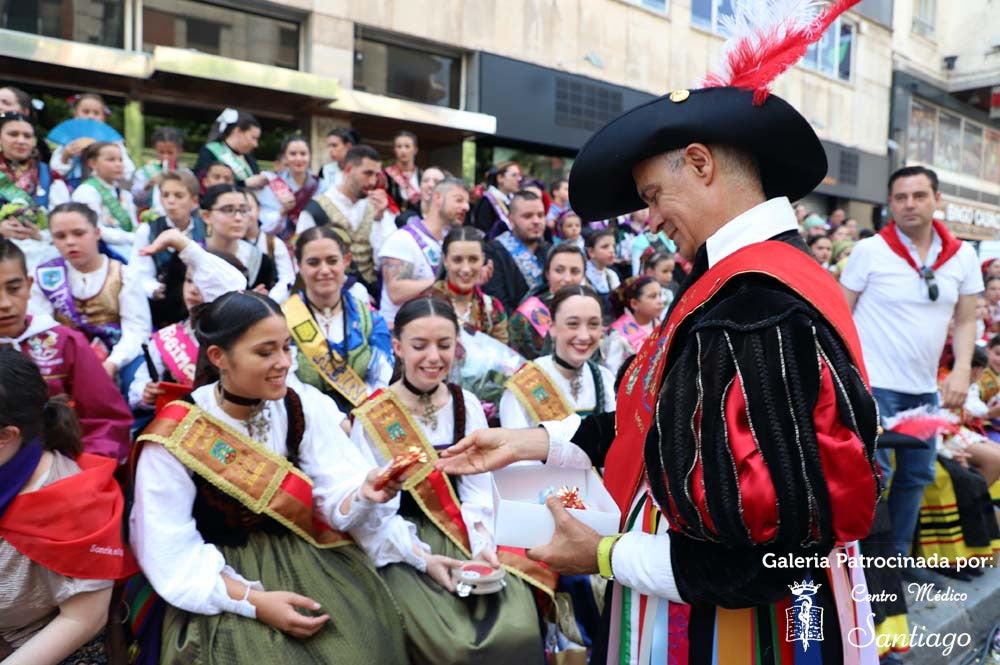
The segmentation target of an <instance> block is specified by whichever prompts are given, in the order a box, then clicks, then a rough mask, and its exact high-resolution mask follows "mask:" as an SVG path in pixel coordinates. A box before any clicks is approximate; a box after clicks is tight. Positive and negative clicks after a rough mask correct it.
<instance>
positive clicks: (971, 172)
mask: <svg viewBox="0 0 1000 665" xmlns="http://www.w3.org/2000/svg"><path fill="white" fill-rule="evenodd" d="M907 134H908V140H907V154H906V158H907V161H908V162H920V163H922V164H927V165H930V166H934V167H935V168H939V169H943V170H948V171H953V172H955V173H962V174H964V175H968V176H972V177H974V178H982V179H983V180H987V181H989V182H994V183H995V182H1000V132H997V131H995V130H992V129H990V128H988V127H984V126H983V125H980V124H979V123H976V122H973V121H971V120H968V119H966V118H963V117H961V116H959V115H956V114H954V113H949V112H948V111H945V110H943V109H939V108H938V107H936V106H933V105H931V104H928V103H927V102H924V101H921V100H917V99H914V100H912V101H911V103H910V124H909V127H908V128H907Z"/></svg>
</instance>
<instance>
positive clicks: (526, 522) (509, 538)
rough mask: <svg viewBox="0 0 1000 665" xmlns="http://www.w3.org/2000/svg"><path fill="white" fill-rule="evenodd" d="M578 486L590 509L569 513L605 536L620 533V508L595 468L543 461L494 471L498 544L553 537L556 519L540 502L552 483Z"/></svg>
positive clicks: (540, 541) (513, 544) (532, 542)
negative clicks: (553, 465) (546, 464)
mask: <svg viewBox="0 0 1000 665" xmlns="http://www.w3.org/2000/svg"><path fill="white" fill-rule="evenodd" d="M564 485H567V486H569V487H579V488H580V497H581V498H582V499H583V501H584V503H586V504H587V510H576V509H573V508H570V509H569V512H570V514H572V515H573V517H575V518H576V519H578V520H580V521H581V522H583V523H584V524H586V525H587V526H589V527H590V528H592V529H594V530H595V531H597V532H598V533H599V534H601V535H602V536H610V535H613V534H616V533H618V528H619V524H620V522H621V511H619V510H618V505H617V504H616V503H615V500H614V499H612V498H611V495H610V494H608V491H607V490H606V489H604V483H603V482H602V481H601V477H600V476H598V475H597V473H595V472H594V471H593V470H592V469H588V470H583V469H562V468H558V467H549V466H545V465H542V464H532V465H524V466H520V465H518V466H512V467H507V468H506V469H501V470H499V471H494V472H493V515H494V531H493V534H494V538H496V542H497V545H505V546H507V547H537V546H539V545H544V544H546V543H548V542H549V541H550V540H552V534H553V533H554V532H555V522H554V521H553V519H552V513H551V512H550V511H549V509H548V506H546V505H545V504H544V503H539V502H538V495H539V493H541V492H543V491H545V490H546V489H548V488H549V487H556V488H559V487H562V486H564Z"/></svg>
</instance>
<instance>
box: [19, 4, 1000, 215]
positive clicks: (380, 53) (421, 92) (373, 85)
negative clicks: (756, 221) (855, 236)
mask: <svg viewBox="0 0 1000 665" xmlns="http://www.w3.org/2000/svg"><path fill="white" fill-rule="evenodd" d="M980 1H981V2H982V3H983V4H987V0H980ZM732 2H733V0H511V1H510V2H506V3H493V2H486V1H484V0H433V1H431V0H380V1H378V2H371V1H370V0H281V1H273V2H266V1H263V0H241V1H239V2H237V1H236V0H17V2H12V3H11V2H8V3H6V8H5V11H4V13H3V14H2V15H0V16H2V21H3V23H2V25H0V81H2V82H11V83H13V84H15V85H21V86H22V87H25V88H27V89H28V90H29V92H33V91H36V90H40V89H44V88H47V89H55V90H56V91H59V92H65V93H66V94H67V95H68V94H72V93H74V92H79V91H81V90H95V91H98V92H102V93H103V94H105V95H107V96H109V98H110V99H111V100H112V101H113V102H115V103H117V104H120V105H121V106H122V107H123V109H124V123H125V130H126V133H127V138H128V142H129V145H130V149H133V150H134V149H135V148H133V144H134V143H136V137H139V139H138V142H139V143H141V142H142V141H141V137H143V136H146V135H148V127H144V126H143V124H144V123H145V124H147V125H148V124H149V123H150V122H158V121H159V120H160V119H167V120H169V119H172V118H175V117H185V118H191V119H202V120H203V121H205V122H210V121H211V120H212V119H213V118H214V117H215V115H216V114H217V113H218V111H219V110H221V108H222V107H223V106H236V107H239V108H244V109H246V110H248V111H250V112H252V113H254V114H255V115H257V116H258V117H260V118H261V119H262V121H263V123H264V129H265V134H266V133H267V132H268V131H269V130H271V129H272V128H273V129H275V130H276V129H278V128H283V129H287V128H296V129H298V130H300V131H303V132H306V133H308V134H309V135H310V136H311V137H312V139H313V141H312V142H313V146H314V148H317V149H319V148H321V146H322V145H323V137H324V136H325V133H326V132H327V131H328V130H329V129H330V128H332V127H335V126H339V125H346V124H349V125H351V126H353V127H355V128H356V129H358V130H359V131H360V133H361V135H362V137H363V138H364V140H365V141H366V142H370V143H373V144H374V145H376V147H378V148H379V149H380V150H381V152H382V153H383V154H384V155H386V156H387V157H388V156H390V155H391V139H392V136H393V133H394V132H395V131H397V130H400V129H407V130H410V131H413V132H414V133H416V134H417V135H418V136H419V137H420V142H421V151H420V155H419V156H418V162H419V163H421V164H423V165H426V164H430V163H437V164H441V165H443V166H445V167H446V168H448V169H450V170H452V171H454V172H460V173H462V174H463V175H464V176H465V177H466V178H468V179H470V180H478V179H479V178H480V177H481V176H482V173H483V172H484V171H485V169H486V168H487V167H488V166H489V165H490V164H492V163H494V162H496V161H500V160H502V159H506V158H515V159H518V160H519V161H521V162H522V164H523V166H524V168H525V171H526V172H528V173H530V174H531V175H533V176H535V177H540V178H541V179H543V180H548V179H550V178H551V177H553V176H558V175H563V174H565V173H567V172H568V170H569V166H570V165H571V164H572V157H573V155H574V154H575V152H576V150H578V149H579V147H580V146H581V145H582V143H583V142H584V141H585V140H586V138H587V137H588V136H589V135H590V133H592V131H593V130H594V129H596V128H598V127H599V126H601V125H602V124H603V123H604V122H605V121H606V120H608V119H610V118H611V117H614V116H615V115H617V114H618V113H620V112H621V111H623V110H625V109H627V108H630V107H631V106H634V105H636V104H639V103H642V102H644V101H647V100H649V99H652V98H653V97H655V96H657V95H660V94H664V93H665V92H667V91H669V90H671V89H673V88H678V87H690V86H693V85H695V84H696V83H697V81H698V80H699V79H700V78H701V77H702V76H703V75H704V74H705V73H706V71H708V69H709V68H710V67H711V66H713V65H714V64H715V63H716V62H717V61H718V58H719V55H720V52H721V47H722V44H723V41H724V39H725V34H726V17H727V16H728V15H731V13H732ZM991 4H995V3H991ZM899 14H900V12H898V11H896V12H895V16H894V7H893V5H892V2H891V0H865V1H864V2H862V3H861V4H860V5H858V6H857V7H856V9H855V10H854V11H851V12H848V13H847V14H845V15H844V16H843V17H841V18H840V19H839V20H838V21H837V22H836V23H835V24H834V25H833V26H831V28H830V30H829V31H828V32H827V34H825V35H824V36H823V38H822V39H821V40H820V42H819V43H818V44H817V45H816V46H814V47H812V48H810V50H809V53H808V54H807V56H806V59H805V61H804V62H803V63H802V64H800V65H799V66H796V67H795V68H794V69H793V70H792V71H791V72H789V73H788V74H786V75H784V76H783V77H782V78H781V79H779V81H778V83H777V85H776V86H775V92H776V93H777V94H779V95H781V96H782V97H784V98H785V99H787V100H788V101H789V102H791V103H792V104H793V105H795V106H796V107H797V108H798V109H800V110H801V111H802V112H803V114H804V115H805V116H806V118H808V119H809V121H810V122H811V123H812V124H813V126H814V127H815V128H816V131H817V133H818V134H819V135H820V137H821V139H822V140H823V142H824V146H825V147H826V149H827V154H828V159H829V163H830V171H829V175H828V177H827V179H826V181H825V182H824V183H823V185H822V186H821V187H820V188H819V189H818V190H817V191H816V193H814V195H813V196H812V197H810V199H809V200H808V201H807V204H808V205H809V207H810V208H812V209H814V210H816V211H817V212H820V213H828V212H830V211H831V210H832V209H834V208H836V207H843V208H845V209H846V210H847V211H848V214H849V215H850V216H853V217H856V218H858V219H859V221H860V222H861V223H862V224H867V223H870V222H871V221H873V220H877V219H879V218H880V215H881V207H880V206H881V204H882V203H883V202H884V198H885V192H884V182H885V178H886V176H887V175H888V170H889V159H890V154H889V150H888V147H887V138H888V137H889V124H890V98H891V97H892V92H893V90H894V87H893V86H894V79H893V66H894V57H893V48H894V47H895V40H894V36H893V27H894V25H895V24H896V23H898V21H899V20H900V19H899ZM959 60H961V57H960V58H959ZM970 60H971V58H970ZM258 157H260V158H263V159H271V158H272V157H273V155H270V154H258ZM315 157H316V161H317V163H319V162H320V161H322V159H323V157H324V156H323V155H322V154H317V155H316V156H315Z"/></svg>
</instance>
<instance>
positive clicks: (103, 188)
mask: <svg viewBox="0 0 1000 665" xmlns="http://www.w3.org/2000/svg"><path fill="white" fill-rule="evenodd" d="M83 184H84V185H90V186H91V187H93V188H94V189H96V190H97V193H98V194H100V195H101V204H103V205H104V209H105V210H107V211H108V212H109V213H110V214H111V217H112V218H113V219H114V220H115V222H117V223H118V228H120V229H122V230H123V231H131V230H132V218H131V217H129V214H128V210H125V206H123V205H122V202H121V201H119V200H118V197H117V196H115V193H114V192H113V191H112V190H111V188H110V187H108V186H107V185H105V184H104V183H103V182H101V181H100V180H98V179H97V178H94V177H93V176H91V177H90V178H87V179H86V180H84V181H83Z"/></svg>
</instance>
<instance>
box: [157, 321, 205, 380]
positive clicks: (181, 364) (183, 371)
mask: <svg viewBox="0 0 1000 665" xmlns="http://www.w3.org/2000/svg"><path fill="white" fill-rule="evenodd" d="M153 344H155V345H156V350H157V351H159V352H160V358H161V359H162V360H163V365H164V366H165V367H166V368H167V369H168V370H170V373H171V374H172V375H173V376H174V378H175V379H177V381H178V382H180V383H185V384H187V385H188V386H192V385H194V372H195V368H196V367H197V366H198V343H197V342H196V341H194V340H193V339H191V337H189V336H188V334H187V331H185V330H184V326H183V325H182V324H180V323H174V324H172V325H169V326H167V327H166V328H161V329H160V330H157V331H156V332H155V333H153Z"/></svg>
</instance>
